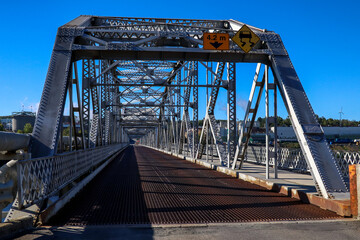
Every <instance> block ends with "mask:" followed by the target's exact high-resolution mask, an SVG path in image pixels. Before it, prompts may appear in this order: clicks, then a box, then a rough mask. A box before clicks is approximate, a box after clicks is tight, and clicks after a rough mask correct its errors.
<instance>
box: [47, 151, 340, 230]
mask: <svg viewBox="0 0 360 240" xmlns="http://www.w3.org/2000/svg"><path fill="white" fill-rule="evenodd" d="M329 218H339V216H338V215H336V214H335V213H332V212H329V211H325V210H322V209H320V208H318V207H316V206H313V205H309V204H304V203H302V202H300V201H298V200H296V199H292V198H289V197H285V196H284V195H281V194H278V193H274V192H270V191H267V190H266V189H264V188H262V187H260V186H257V185H254V184H251V183H247V182H244V181H241V180H239V179H235V178H232V177H230V176H227V175H224V174H222V173H219V172H216V171H213V170H211V169H207V168H204V167H201V166H198V165H195V164H192V163H190V162H187V161H185V160H180V159H178V158H175V157H173V156H170V155H166V154H163V153H160V152H158V151H155V150H152V149H148V148H145V147H140V146H135V147H132V146H131V147H128V148H127V149H126V150H125V151H124V152H123V153H122V154H121V155H119V156H118V157H117V158H115V159H114V161H113V162H112V163H110V164H109V165H108V166H107V167H106V168H105V169H104V170H103V171H102V172H101V173H100V174H99V175H98V176H97V177H96V178H95V179H94V180H93V181H92V182H90V183H89V185H88V186H87V187H86V188H85V189H83V191H82V192H81V193H80V194H79V195H78V196H77V197H76V198H75V199H74V200H73V201H72V202H71V203H70V204H68V205H67V206H65V208H64V209H63V210H62V211H61V212H60V213H59V214H58V215H57V216H55V217H54V218H53V219H51V220H50V222H48V224H51V225H103V224H150V223H151V224H179V223H219V222H250V221H279V220H314V219H329Z"/></svg>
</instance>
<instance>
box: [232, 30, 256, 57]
mask: <svg viewBox="0 0 360 240" xmlns="http://www.w3.org/2000/svg"><path fill="white" fill-rule="evenodd" d="M231 40H232V41H233V42H234V43H236V44H237V45H238V46H239V47H240V48H241V49H242V50H243V51H244V52H245V53H248V52H250V51H251V49H253V47H254V46H255V45H256V44H257V43H258V42H259V41H260V38H259V37H258V36H257V35H256V34H255V33H254V32H253V31H252V30H251V29H250V28H249V27H248V26H246V25H243V26H242V27H241V28H240V30H239V31H238V32H237V33H236V34H235V35H234V37H232V39H231Z"/></svg>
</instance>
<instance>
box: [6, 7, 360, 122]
mask: <svg viewBox="0 0 360 240" xmlns="http://www.w3.org/2000/svg"><path fill="white" fill-rule="evenodd" d="M10 2H11V1H6V3H4V2H2V3H1V7H0V14H1V17H2V27H1V38H0V84H1V87H0V103H1V105H0V106H1V107H0V115H7V114H10V113H11V112H13V111H20V110H21V109H22V105H24V108H25V110H30V108H31V106H32V108H33V109H36V105H37V104H38V103H39V101H40V97H41V93H42V88H43V84H44V80H45V77H46V73H47V68H48V64H49V60H50V56H51V51H52V48H53V44H54V40H55V36H56V31H57V28H58V27H59V26H61V25H63V24H65V23H66V22H69V21H70V20H72V19H74V18H76V17H77V16H79V15H99V16H129V17H164V18H199V19H236V20H239V21H241V22H244V23H247V24H249V25H253V26H256V27H259V28H265V29H268V30H272V31H275V32H277V33H279V34H280V36H281V37H282V39H283V41H284V44H285V46H286V48H287V50H288V52H289V54H290V58H291V60H292V62H293V64H294V66H295V69H296V71H297V73H298V75H299V77H300V80H301V81H302V83H303V86H304V88H305V90H306V92H307V95H308V97H309V99H310V102H311V104H312V106H313V108H314V110H315V113H316V114H318V115H320V116H325V117H327V118H330V117H331V118H339V111H340V109H341V107H342V108H343V112H344V113H345V115H344V116H343V117H344V118H346V119H350V120H360V107H359V99H358V96H359V94H360V74H359V70H358V69H359V66H360V60H359V53H360V50H359V49H360V48H359V47H358V46H357V44H358V39H360V31H359V30H358V26H359V24H360V19H359V9H360V4H359V2H358V1H348V0H345V1H310V0H304V1H289V0H288V1H262V0H260V1H226V2H225V1H187V0H184V1H153V2H152V1H92V0H88V1H56V2H57V4H54V1H16V3H10ZM99 3H100V4H99ZM250 68H251V69H252V70H250V72H251V74H253V73H254V71H255V66H253V65H251V66H250ZM238 76H239V77H240V76H241V69H239V73H238ZM251 80H252V76H251V77H249V78H247V77H245V78H244V80H242V79H241V80H240V79H238V83H237V95H238V98H239V99H240V100H246V99H247V98H248V95H249V91H250V86H251ZM225 103H226V102H224V103H220V104H225ZM280 105H281V106H282V103H281V102H280V103H279V106H280ZM221 108H222V107H221V106H220V107H219V111H221ZM219 115H220V116H223V113H220V114H219ZM242 115H243V110H242V109H241V108H240V107H238V117H239V118H240V119H241V118H242ZM261 115H263V107H262V108H261V109H260V116H261ZM279 115H281V116H282V117H286V116H287V114H286V112H285V110H284V108H283V107H280V111H279ZM202 117H203V113H202V112H200V118H202ZM220 118H221V117H220Z"/></svg>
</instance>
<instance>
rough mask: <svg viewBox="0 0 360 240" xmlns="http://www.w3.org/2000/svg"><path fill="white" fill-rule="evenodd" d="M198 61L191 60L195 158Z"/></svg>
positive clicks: (197, 119)
mask: <svg viewBox="0 0 360 240" xmlns="http://www.w3.org/2000/svg"><path fill="white" fill-rule="evenodd" d="M198 67H199V65H198V62H197V61H194V62H193V84H194V87H193V102H194V106H193V151H192V152H193V156H192V157H193V158H196V156H195V154H196V151H195V149H197V148H198V138H199V136H198V135H199V133H198V131H199V130H198V129H199V111H198V100H199V99H198V98H199V96H198V94H199V87H198V86H197V85H198V83H199V77H198Z"/></svg>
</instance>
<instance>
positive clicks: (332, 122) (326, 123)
mask: <svg viewBox="0 0 360 240" xmlns="http://www.w3.org/2000/svg"><path fill="white" fill-rule="evenodd" d="M316 118H317V120H318V121H319V123H320V125H321V126H323V127H339V126H340V120H339V119H333V118H328V119H326V118H325V117H319V116H318V115H316ZM257 121H259V122H260V127H265V118H261V117H259V118H258V119H257ZM277 125H278V126H279V127H290V126H291V121H290V118H289V117H287V118H286V119H283V118H282V117H277ZM341 126H342V127H357V126H360V121H350V120H347V119H343V120H341Z"/></svg>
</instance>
